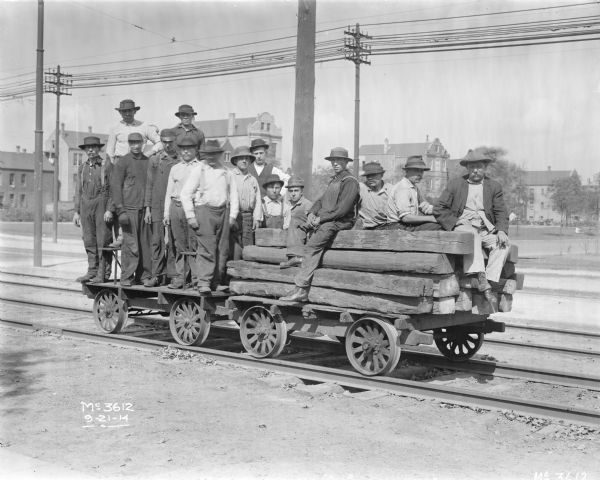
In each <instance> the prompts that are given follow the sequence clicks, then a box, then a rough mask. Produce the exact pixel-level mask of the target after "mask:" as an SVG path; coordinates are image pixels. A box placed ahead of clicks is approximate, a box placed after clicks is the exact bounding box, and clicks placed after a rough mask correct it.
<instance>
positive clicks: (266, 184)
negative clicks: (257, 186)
mask: <svg viewBox="0 0 600 480" xmlns="http://www.w3.org/2000/svg"><path fill="white" fill-rule="evenodd" d="M274 183H278V184H279V185H281V186H282V187H283V185H284V184H285V182H284V181H283V180H274V181H272V182H267V183H263V185H262V186H263V188H267V187H268V186H269V185H273V184H274Z"/></svg>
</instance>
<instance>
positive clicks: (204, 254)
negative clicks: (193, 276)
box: [194, 205, 229, 290]
mask: <svg viewBox="0 0 600 480" xmlns="http://www.w3.org/2000/svg"><path fill="white" fill-rule="evenodd" d="M194 211H195V214H196V220H197V221H198V228H197V229H196V230H194V235H195V237H196V271H197V275H198V286H199V287H210V288H211V289H213V290H214V288H215V287H216V286H217V285H220V284H221V282H222V281H223V280H224V279H225V270H226V267H227V257H228V255H229V218H228V214H229V208H228V206H222V207H210V206H208V205H199V206H196V207H195V209H194Z"/></svg>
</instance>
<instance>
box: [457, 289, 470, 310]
mask: <svg viewBox="0 0 600 480" xmlns="http://www.w3.org/2000/svg"><path fill="white" fill-rule="evenodd" d="M455 308H456V311H457V312H470V311H471V309H472V308H473V293H472V291H471V289H470V288H469V289H461V291H460V293H459V294H458V296H457V297H456V306H455Z"/></svg>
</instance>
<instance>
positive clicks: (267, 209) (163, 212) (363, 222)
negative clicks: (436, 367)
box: [74, 100, 508, 302]
mask: <svg viewBox="0 0 600 480" xmlns="http://www.w3.org/2000/svg"><path fill="white" fill-rule="evenodd" d="M139 108H140V107H138V106H136V105H135V102H133V100H123V101H122V102H121V103H120V105H119V107H118V108H116V110H117V111H119V113H120V114H121V117H122V120H121V122H120V123H119V124H118V125H117V126H116V127H115V128H113V129H112V130H111V133H110V135H109V138H108V142H107V149H106V153H107V158H106V159H102V158H101V157H100V150H101V148H102V147H103V146H104V145H103V144H102V143H101V142H100V140H99V139H98V138H97V137H86V138H85V139H84V142H83V144H82V145H80V148H81V149H83V150H84V151H85V152H86V153H87V156H88V158H87V161H86V162H84V163H83V164H82V165H81V166H80V168H79V170H78V185H77V189H76V191H77V193H76V199H75V200H76V201H75V210H76V213H75V216H74V221H75V223H76V224H81V226H82V230H83V240H84V246H85V249H86V252H87V255H88V271H87V273H86V274H85V275H83V276H82V277H80V278H78V279H77V280H78V281H82V282H83V281H90V282H103V281H106V280H107V279H108V278H109V276H110V259H111V258H112V252H111V248H113V249H114V248H118V247H119V246H120V247H121V279H120V282H121V285H123V286H130V285H133V284H136V283H143V284H144V285H145V286H147V287H154V286H158V285H167V286H168V287H169V288H172V289H178V288H183V287H184V286H185V285H186V284H188V285H191V286H193V288H196V289H197V290H198V292H200V293H204V294H207V293H210V292H211V291H214V290H217V291H219V290H226V289H227V278H226V270H225V266H226V262H227V260H229V259H240V258H242V249H243V248H244V247H245V246H248V245H252V244H254V232H255V231H256V229H257V228H260V227H267V228H280V229H284V230H286V231H287V247H288V248H287V260H286V261H285V262H282V263H281V264H280V268H289V267H295V266H298V267H300V268H299V269H298V273H297V274H296V276H295V285H296V288H295V289H294V291H293V292H292V293H291V294H290V295H286V296H284V297H282V298H281V299H282V300H288V301H299V302H303V301H308V293H309V289H310V285H311V282H312V277H313V275H314V272H315V270H316V269H317V268H318V266H319V263H320V261H321V257H322V255H323V252H324V250H325V249H326V248H328V247H329V246H330V245H331V243H332V242H333V240H334V239H335V236H336V235H337V232H339V231H341V230H349V229H352V228H363V229H367V230H392V229H400V230H406V231H419V230H442V229H443V230H462V231H469V232H472V233H473V236H474V238H475V249H474V252H473V254H471V255H467V256H465V259H464V268H465V272H466V273H467V274H473V275H477V277H478V284H479V288H480V290H481V291H482V292H483V293H484V294H486V296H487V297H488V299H489V300H490V302H492V301H493V300H492V299H493V296H492V295H491V294H490V288H491V286H490V284H489V282H488V280H489V281H492V282H497V281H498V280H499V277H500V271H501V270H502V265H503V264H504V261H505V259H506V255H507V254H508V248H507V247H508V237H507V232H508V215H507V212H506V207H505V205H504V201H503V198H502V189H501V187H500V185H499V184H498V183H497V182H495V181H493V180H491V179H489V178H488V177H487V176H486V175H485V172H486V168H487V166H488V164H489V163H491V162H492V161H493V160H492V159H491V158H490V157H488V156H487V155H485V152H483V151H482V150H474V151H469V153H468V154H467V155H466V156H465V158H464V159H463V160H462V161H461V164H462V165H464V166H465V167H466V168H467V170H468V174H467V175H465V176H464V177H461V178H458V179H455V180H453V181H451V182H450V183H449V185H448V187H447V188H446V190H445V191H444V192H443V193H442V195H441V197H440V199H439V200H438V201H437V202H436V204H435V205H431V204H429V203H428V202H427V201H426V200H425V199H424V198H423V197H422V195H421V193H420V191H419V189H418V187H417V185H418V183H419V182H420V181H421V179H422V177H423V173H424V172H425V171H427V170H429V168H428V167H427V165H426V164H425V162H424V161H423V159H422V157H419V156H414V157H410V158H408V160H407V162H406V164H405V166H404V171H405V176H404V178H402V180H400V182H398V183H397V184H396V185H394V186H391V185H389V184H388V183H385V182H384V180H383V175H384V173H385V171H384V170H383V168H382V167H381V165H380V164H379V163H375V162H371V163H367V164H365V165H364V171H363V172H362V173H361V175H362V176H364V178H365V181H364V183H359V181H358V179H356V178H355V177H354V176H352V175H351V173H350V172H349V171H348V169H347V166H348V164H349V162H352V161H353V159H351V158H350V157H349V156H348V151H347V150H346V149H344V148H341V147H337V148H334V149H332V150H331V153H330V155H329V156H327V157H325V158H326V160H329V161H330V162H331V166H332V169H333V172H334V175H333V177H332V178H331V180H330V181H329V183H328V185H327V187H326V189H325V191H324V192H323V194H322V195H321V197H320V198H319V199H317V200H316V201H315V202H314V203H312V202H310V200H308V199H307V198H305V197H304V195H303V193H304V192H303V191H304V182H303V180H302V179H301V178H299V177H298V176H295V175H292V176H289V175H287V174H286V173H284V172H282V171H281V170H280V169H278V168H277V167H276V166H274V165H272V164H270V163H267V162H266V154H267V150H268V148H269V145H268V143H267V142H265V141H264V140H263V139H254V140H252V142H251V144H250V145H248V146H240V147H237V148H236V149H235V151H234V152H233V154H232V156H231V158H230V162H231V164H232V166H233V168H230V167H228V166H226V165H225V164H224V162H223V160H222V157H223V153H224V151H223V149H222V147H221V146H220V144H219V142H218V140H206V139H205V137H204V133H203V132H202V131H200V130H198V129H197V128H196V127H195V126H194V124H193V120H194V117H195V115H196V112H195V111H194V109H193V108H192V107H191V106H190V105H182V106H180V107H179V109H178V111H177V112H176V113H175V115H176V116H177V117H178V118H179V120H180V122H179V123H178V124H177V125H176V126H175V127H174V128H171V129H165V130H162V131H161V132H160V135H159V134H158V131H157V129H156V128H155V127H153V126H151V125H148V124H146V123H144V122H140V121H138V120H135V118H134V117H135V113H136V112H137V111H138V110H139ZM148 144H152V147H151V150H150V151H149V152H148V153H149V154H150V157H148V156H146V155H145V154H144V148H145V147H146V148H148ZM119 232H121V236H122V240H119V239H117V237H118V236H119ZM113 236H114V237H115V242H113V243H111V240H112V239H113ZM482 248H483V249H485V250H487V251H488V252H489V258H488V262H487V266H486V265H485V263H484V256H483V251H482Z"/></svg>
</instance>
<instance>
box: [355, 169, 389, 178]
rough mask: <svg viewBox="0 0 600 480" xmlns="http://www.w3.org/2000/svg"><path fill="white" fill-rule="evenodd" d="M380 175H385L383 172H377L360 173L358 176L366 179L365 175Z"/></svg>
mask: <svg viewBox="0 0 600 480" xmlns="http://www.w3.org/2000/svg"><path fill="white" fill-rule="evenodd" d="M380 173H385V170H379V171H378V172H360V176H361V177H366V176H367V175H379V174H380Z"/></svg>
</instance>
